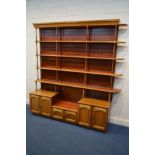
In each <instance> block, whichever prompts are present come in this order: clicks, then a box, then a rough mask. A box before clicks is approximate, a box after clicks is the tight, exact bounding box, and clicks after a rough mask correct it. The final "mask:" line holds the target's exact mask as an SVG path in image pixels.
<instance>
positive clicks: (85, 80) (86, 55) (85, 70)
mask: <svg viewBox="0 0 155 155" xmlns="http://www.w3.org/2000/svg"><path fill="white" fill-rule="evenodd" d="M88 41H89V27H88V26H86V53H85V68H84V86H86V85H87V73H86V72H87V70H88V59H87V57H88V51H89V47H88V45H89V44H88ZM85 95H86V94H85V88H83V97H85Z"/></svg>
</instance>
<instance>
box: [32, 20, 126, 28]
mask: <svg viewBox="0 0 155 155" xmlns="http://www.w3.org/2000/svg"><path fill="white" fill-rule="evenodd" d="M102 25H103V26H104V25H108V26H110V25H111V26H112V25H118V26H126V24H120V19H106V20H85V21H64V22H45V23H33V26H34V27H35V28H46V27H72V26H102Z"/></svg>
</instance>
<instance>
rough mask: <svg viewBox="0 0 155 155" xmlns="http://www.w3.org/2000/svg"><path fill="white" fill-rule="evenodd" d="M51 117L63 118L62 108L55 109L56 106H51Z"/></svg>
mask: <svg viewBox="0 0 155 155" xmlns="http://www.w3.org/2000/svg"><path fill="white" fill-rule="evenodd" d="M52 117H53V118H56V119H61V120H62V119H63V118H64V114H63V110H61V109H57V108H52Z"/></svg>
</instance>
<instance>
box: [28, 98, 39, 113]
mask: <svg viewBox="0 0 155 155" xmlns="http://www.w3.org/2000/svg"><path fill="white" fill-rule="evenodd" d="M30 110H31V112H32V113H35V114H40V99H39V96H37V95H30Z"/></svg>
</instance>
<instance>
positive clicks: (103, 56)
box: [30, 19, 127, 131]
mask: <svg viewBox="0 0 155 155" xmlns="http://www.w3.org/2000/svg"><path fill="white" fill-rule="evenodd" d="M33 26H34V28H35V30H36V58H37V59H36V60H37V63H36V64H37V66H36V69H37V79H36V81H35V82H36V91H34V92H32V93H30V110H31V112H32V113H34V114H40V115H43V116H47V117H49V118H52V119H57V120H62V121H66V122H69V123H73V124H77V125H80V126H84V127H88V128H93V129H97V130H101V131H106V130H107V126H108V115H109V114H108V111H109V108H110V104H111V101H112V96H113V94H114V93H119V92H120V91H121V89H118V88H114V87H113V84H114V80H115V78H120V77H122V74H121V73H115V66H116V65H117V61H118V60H119V62H120V61H122V60H124V59H123V58H119V57H117V56H116V55H117V47H118V46H121V47H122V46H124V45H125V42H124V41H119V40H118V32H119V29H120V28H121V27H122V26H123V27H124V26H127V25H126V24H121V23H120V20H119V19H108V20H94V21H76V22H57V23H34V24H33ZM38 83H40V87H39V89H38Z"/></svg>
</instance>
